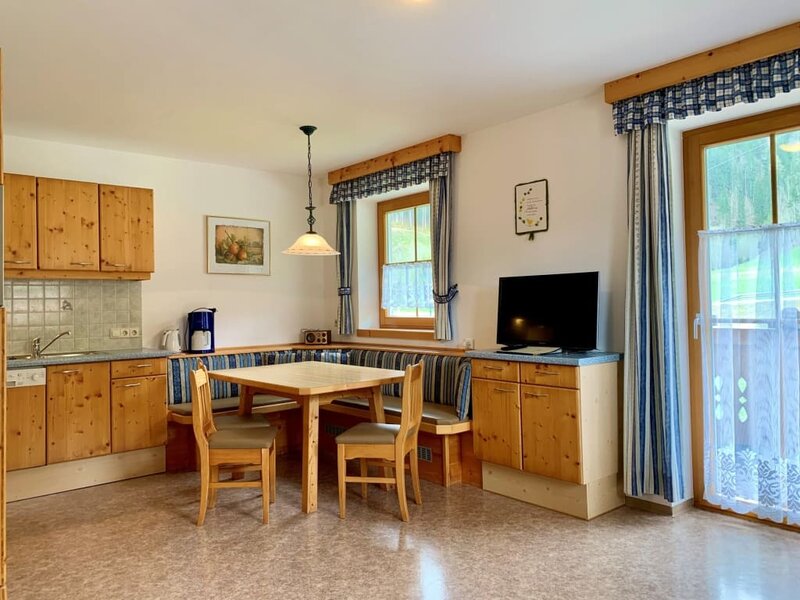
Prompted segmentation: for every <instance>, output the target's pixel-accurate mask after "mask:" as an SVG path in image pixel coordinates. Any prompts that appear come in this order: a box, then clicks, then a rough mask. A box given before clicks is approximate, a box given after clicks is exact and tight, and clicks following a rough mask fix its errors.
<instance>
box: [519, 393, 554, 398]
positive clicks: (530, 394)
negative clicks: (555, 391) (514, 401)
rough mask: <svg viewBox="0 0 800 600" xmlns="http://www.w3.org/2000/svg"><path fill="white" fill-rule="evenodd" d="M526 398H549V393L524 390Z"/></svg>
mask: <svg viewBox="0 0 800 600" xmlns="http://www.w3.org/2000/svg"><path fill="white" fill-rule="evenodd" d="M525 397H526V398H549V397H550V394H534V393H533V392H525Z"/></svg>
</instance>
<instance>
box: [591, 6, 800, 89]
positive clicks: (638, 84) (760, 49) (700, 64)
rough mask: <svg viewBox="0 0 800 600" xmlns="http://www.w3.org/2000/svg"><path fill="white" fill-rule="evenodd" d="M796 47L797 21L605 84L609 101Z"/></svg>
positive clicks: (799, 44) (798, 43)
mask: <svg viewBox="0 0 800 600" xmlns="http://www.w3.org/2000/svg"><path fill="white" fill-rule="evenodd" d="M796 48H800V21H798V22H796V23H792V24H791V25H786V26H784V27H779V28H778V29H772V30H771V31H767V32H764V33H760V34H758V35H754V36H752V37H749V38H745V39H743V40H739V41H738V42H733V43H732V44H726V45H724V46H719V47H718V48H713V49H711V50H706V51H705V52H699V53H698V54H693V55H692V56H687V57H686V58H681V59H678V60H674V61H672V62H670V63H667V64H665V65H661V66H658V67H653V68H652V69H647V70H646V71H641V72H640V73H634V74H633V75H628V76H627V77H622V78H620V79H615V80H614V81H609V82H608V83H606V84H605V99H606V102H608V103H609V104H611V103H613V102H617V101H618V100H625V99H626V98H633V97H634V96H639V95H641V94H646V93H647V92H652V91H654V90H660V89H661V88H665V87H669V86H671V85H677V84H679V83H683V82H685V81H690V80H692V79H697V78H698V77H703V76H704V75H711V74H712V73H717V72H719V71H724V70H725V69H731V68H733V67H738V66H740V65H746V64H747V63H751V62H754V61H757V60H761V59H763V58H767V57H770V56H775V55H776V54H782V53H784V52H789V51H790V50H794V49H796Z"/></svg>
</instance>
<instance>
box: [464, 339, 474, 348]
mask: <svg viewBox="0 0 800 600" xmlns="http://www.w3.org/2000/svg"><path fill="white" fill-rule="evenodd" d="M464 349H465V350H474V349H475V339H474V338H464Z"/></svg>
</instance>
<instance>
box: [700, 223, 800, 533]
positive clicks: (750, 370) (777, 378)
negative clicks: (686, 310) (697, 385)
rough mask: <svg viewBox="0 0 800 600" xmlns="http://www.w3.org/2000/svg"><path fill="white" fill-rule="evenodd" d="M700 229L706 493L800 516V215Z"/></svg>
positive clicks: (758, 510) (720, 500) (779, 517)
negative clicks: (796, 220) (786, 221)
mask: <svg viewBox="0 0 800 600" xmlns="http://www.w3.org/2000/svg"><path fill="white" fill-rule="evenodd" d="M700 238H701V239H700V242H701V243H700V248H701V252H700V268H701V271H700V273H701V277H700V280H701V293H700V298H701V305H702V306H701V309H702V318H703V360H704V365H703V379H704V426H705V456H706V472H705V498H706V499H707V500H708V501H709V502H713V503H714V504H717V505H720V506H722V507H724V508H728V509H731V510H734V511H736V512H739V513H748V512H754V513H755V514H757V515H758V516H759V517H761V518H767V519H770V520H773V521H776V522H781V521H783V520H784V519H786V520H787V521H788V522H789V523H794V524H800V379H799V378H798V377H799V375H798V373H799V372H800V352H799V351H798V332H799V330H798V315H799V314H800V311H799V310H798V309H800V225H792V226H781V225H778V226H773V227H764V228H759V229H749V230H738V231H724V232H701V234H700Z"/></svg>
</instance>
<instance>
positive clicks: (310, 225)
mask: <svg viewBox="0 0 800 600" xmlns="http://www.w3.org/2000/svg"><path fill="white" fill-rule="evenodd" d="M306 136H307V137H308V208H306V210H307V211H308V219H307V222H308V233H314V223H316V222H317V220H316V219H315V218H314V202H313V201H312V199H311V133H307V134H306Z"/></svg>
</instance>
